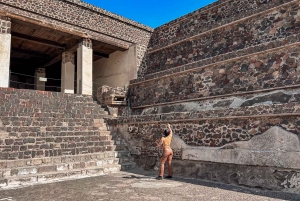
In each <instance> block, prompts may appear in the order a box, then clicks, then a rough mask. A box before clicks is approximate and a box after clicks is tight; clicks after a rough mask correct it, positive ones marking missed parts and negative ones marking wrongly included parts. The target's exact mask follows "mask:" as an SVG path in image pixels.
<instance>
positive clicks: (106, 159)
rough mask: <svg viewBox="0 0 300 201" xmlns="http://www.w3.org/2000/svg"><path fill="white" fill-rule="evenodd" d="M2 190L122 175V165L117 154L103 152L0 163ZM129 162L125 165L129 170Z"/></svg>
mask: <svg viewBox="0 0 300 201" xmlns="http://www.w3.org/2000/svg"><path fill="white" fill-rule="evenodd" d="M0 165H1V170H0V175H1V177H0V188H1V187H2V188H3V187H7V186H18V185H22V184H24V183H31V184H34V183H36V182H44V181H46V180H48V181H51V180H53V181H55V180H57V179H60V180H64V179H68V178H73V179H75V178H80V177H86V176H97V175H104V174H110V173H115V172H119V171H120V170H121V165H119V159H118V158H115V153H114V152H113V151H111V152H104V153H96V154H95V153H94V154H85V155H80V156H61V157H46V158H35V159H26V160H15V161H0ZM128 165H130V164H129V163H124V168H127V167H128Z"/></svg>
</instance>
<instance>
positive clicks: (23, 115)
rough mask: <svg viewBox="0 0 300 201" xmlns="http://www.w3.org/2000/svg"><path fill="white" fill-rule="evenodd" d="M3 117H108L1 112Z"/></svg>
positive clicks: (103, 116) (103, 113)
mask: <svg viewBox="0 0 300 201" xmlns="http://www.w3.org/2000/svg"><path fill="white" fill-rule="evenodd" d="M0 116H2V117H32V118H34V117H41V118H62V119H64V118H76V119H102V118H105V117H108V114H107V113H106V112H101V113H100V114H83V113H80V114H69V113H65V114H58V113H56V114H51V113H49V112H44V113H22V112H21V113H18V112H0Z"/></svg>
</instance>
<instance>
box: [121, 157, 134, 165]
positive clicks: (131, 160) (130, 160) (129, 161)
mask: <svg viewBox="0 0 300 201" xmlns="http://www.w3.org/2000/svg"><path fill="white" fill-rule="evenodd" d="M118 159H119V164H123V163H131V162H134V157H133V156H126V157H125V156H124V157H121V158H118Z"/></svg>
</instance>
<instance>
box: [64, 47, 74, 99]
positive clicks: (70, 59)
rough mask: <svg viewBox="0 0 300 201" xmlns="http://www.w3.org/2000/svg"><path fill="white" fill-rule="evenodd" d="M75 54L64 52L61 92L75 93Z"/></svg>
mask: <svg viewBox="0 0 300 201" xmlns="http://www.w3.org/2000/svg"><path fill="white" fill-rule="evenodd" d="M74 75H75V56H74V53H73V52H64V53H63V54H62V63H61V92H63V93H69V94H74Z"/></svg>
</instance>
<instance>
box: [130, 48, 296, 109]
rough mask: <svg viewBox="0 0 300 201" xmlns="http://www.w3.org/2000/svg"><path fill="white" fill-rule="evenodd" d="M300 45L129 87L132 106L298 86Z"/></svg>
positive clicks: (174, 74) (221, 96)
mask: <svg viewBox="0 0 300 201" xmlns="http://www.w3.org/2000/svg"><path fill="white" fill-rule="evenodd" d="M299 52H300V48H299V45H298V46H294V47H289V48H282V49H278V50H277V51H273V52H265V53H263V54H258V55H249V56H245V57H241V58H238V59H236V60H232V61H228V62H222V63H218V64H215V65H208V66H204V67H199V68H197V69H194V70H190V71H186V72H182V73H173V74H170V75H167V76H164V77H161V78H157V79H153V80H148V81H145V82H141V83H139V84H134V85H132V86H130V88H131V92H132V94H134V97H133V98H132V106H133V107H140V106H143V107H149V106H152V105H159V104H166V103H168V104H170V103H171V102H176V101H177V102H178V101H186V100H192V99H205V98H207V99H208V98H210V97H213V98H218V96H219V97H220V98H224V97H226V96H231V95H232V94H236V93H246V92H248V93H249V92H251V93H253V94H254V93H259V92H261V90H265V91H267V90H268V91H272V90H276V89H284V88H291V87H293V86H295V87H298V85H299V84H300V82H299V79H298V74H299V68H298V61H299V58H300V57H299Z"/></svg>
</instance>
